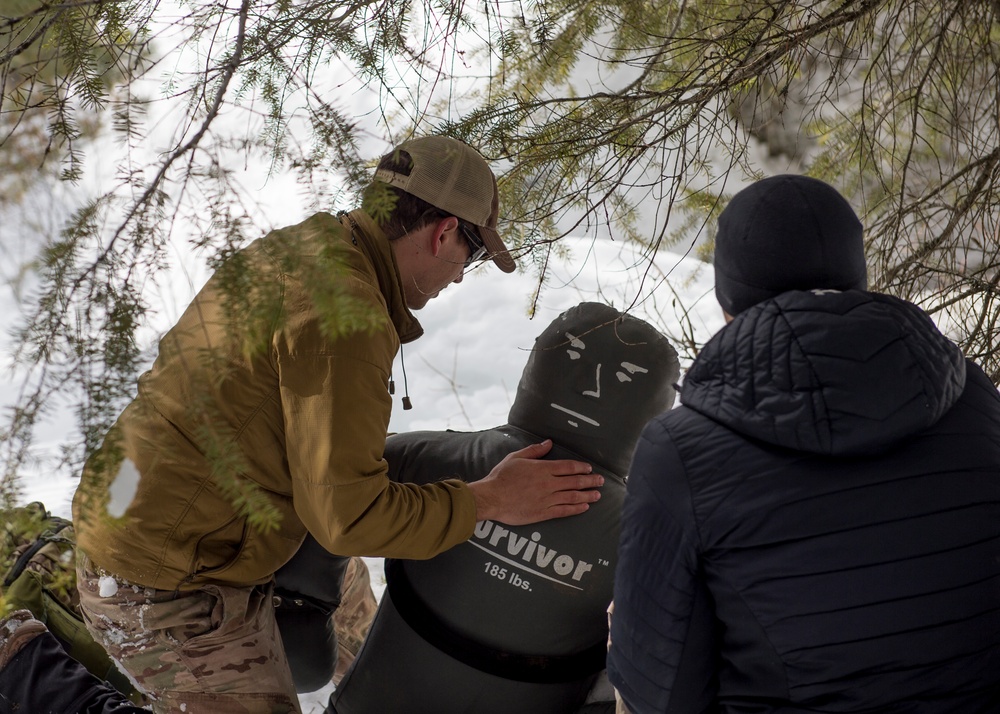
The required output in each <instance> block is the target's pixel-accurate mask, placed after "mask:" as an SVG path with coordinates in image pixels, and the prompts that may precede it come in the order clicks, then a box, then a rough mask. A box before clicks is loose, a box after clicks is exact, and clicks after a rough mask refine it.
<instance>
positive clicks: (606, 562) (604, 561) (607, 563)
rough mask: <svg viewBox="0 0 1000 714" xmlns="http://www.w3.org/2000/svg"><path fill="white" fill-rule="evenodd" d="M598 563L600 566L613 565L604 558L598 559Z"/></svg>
mask: <svg viewBox="0 0 1000 714" xmlns="http://www.w3.org/2000/svg"><path fill="white" fill-rule="evenodd" d="M597 563H598V564H599V565H611V563H610V562H609V561H607V560H605V559H604V558H598V559H597Z"/></svg>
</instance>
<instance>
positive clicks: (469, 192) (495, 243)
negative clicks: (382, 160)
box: [375, 136, 517, 273]
mask: <svg viewBox="0 0 1000 714" xmlns="http://www.w3.org/2000/svg"><path fill="white" fill-rule="evenodd" d="M394 151H405V152H407V153H408V154H409V155H410V157H411V158H412V159H413V168H412V169H411V170H410V174H409V175H408V176H407V175H405V174H401V173H398V172H396V171H392V170H390V169H378V170H376V171H375V179H376V180H377V181H382V182H384V183H387V184H389V185H390V186H395V187H396V188H399V189H401V190H403V191H406V192H407V193H409V194H411V195H413V196H416V197H417V198H419V199H422V200H424V201H426V202H427V203H429V204H431V205H432V206H435V207H436V208H440V209H441V210H442V211H445V212H446V213H450V214H451V215H453V216H455V217H457V218H461V219H462V220H463V221H466V222H468V223H471V224H472V225H474V226H475V227H476V230H477V232H478V233H479V237H480V238H481V239H482V241H483V245H484V246H486V251H487V254H488V255H489V257H490V259H492V260H493V262H494V263H496V265H497V267H498V268H500V270H502V271H503V272H505V273H512V272H514V269H515V268H516V267H517V266H516V265H515V264H514V259H513V258H512V257H511V255H510V253H509V252H507V246H505V245H504V242H503V240H502V239H501V238H500V234H499V233H497V216H498V215H499V213H500V195H499V193H498V192H497V180H496V177H495V176H494V175H493V172H492V171H491V170H490V167H489V164H487V163H486V160H485V159H484V158H483V157H482V156H480V154H479V152H478V151H476V150H475V149H473V148H472V147H471V146H469V145H468V144H465V143H463V142H461V141H459V140H458V139H452V138H451V137H450V136H425V137H421V138H418V139H411V140H409V141H404V142H403V143H402V144H400V145H399V146H397V147H396V148H395V149H394Z"/></svg>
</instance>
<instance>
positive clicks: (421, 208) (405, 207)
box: [365, 149, 451, 240]
mask: <svg viewBox="0 0 1000 714" xmlns="http://www.w3.org/2000/svg"><path fill="white" fill-rule="evenodd" d="M377 169H388V170H390V171H395V172H396V173H399V174H403V175H404V176H409V175H410V171H412V170H413V158H412V157H411V156H410V153H409V152H408V151H404V150H402V149H395V150H393V151H391V152H390V153H388V154H386V155H385V156H383V157H382V158H381V159H379V162H378V166H377ZM377 169H376V170H377ZM379 183H381V182H379ZM373 190H378V191H388V192H390V193H391V194H392V195H393V196H395V205H394V206H393V208H392V211H391V212H390V213H389V217H388V218H387V219H386V220H385V221H384V222H382V221H380V222H379V226H380V227H381V228H382V232H383V233H385V235H386V237H387V238H388V239H389V240H396V239H397V238H401V237H402V236H404V235H406V234H407V233H410V232H412V231H416V230H420V229H421V228H423V227H424V226H426V225H428V224H430V223H436V222H437V221H440V220H443V219H445V218H448V217H449V216H450V215H451V214H450V213H448V212H446V211H442V210H441V209H440V208H438V207H437V206H434V205H432V204H430V203H427V201H425V200H423V199H422V198H417V197H416V196H414V195H413V194H410V193H407V192H406V191H404V190H402V189H400V188H397V187H395V186H390V185H388V184H385V183H382V184H381V185H380V186H379V187H378V188H377V189H376V188H375V182H372V184H371V185H370V186H369V187H368V189H366V191H365V197H366V198H367V196H368V195H369V193H370V192H371V191H373Z"/></svg>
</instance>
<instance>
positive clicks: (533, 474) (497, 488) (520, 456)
mask: <svg viewBox="0 0 1000 714" xmlns="http://www.w3.org/2000/svg"><path fill="white" fill-rule="evenodd" d="M551 449H552V440H551V439H546V440H545V441H543V442H542V443H541V444H532V445H531V446H526V447H525V448H523V449H521V450H520V451H514V452H512V453H510V454H507V456H506V457H504V460H503V461H501V462H500V463H499V464H497V465H496V466H494V467H493V470H492V471H490V473H489V475H487V476H486V478H484V479H482V480H481V481H475V482H473V483H470V484H469V488H470V489H472V495H473V496H474V497H475V499H476V520H479V521H485V520H495V521H500V522H501V523H507V524H509V525H512V526H520V525H524V524H526V523H537V522H539V521H547V520H549V519H550V518H563V517H565V516H575V515H576V514H578V513H583V512H584V511H586V510H587V509H588V508H590V504H591V503H593V502H594V501H596V500H597V499H599V498H600V497H601V494H600V493H599V492H597V491H593V490H585V489H594V488H597V487H598V486H603V485H604V477H603V476H600V475H598V474H592V473H591V470H592V469H591V466H590V464H587V463H584V462H582V461H571V460H568V459H563V460H559V461H542V460H541V457H543V456H545V454H547V453H549V451H550V450H551Z"/></svg>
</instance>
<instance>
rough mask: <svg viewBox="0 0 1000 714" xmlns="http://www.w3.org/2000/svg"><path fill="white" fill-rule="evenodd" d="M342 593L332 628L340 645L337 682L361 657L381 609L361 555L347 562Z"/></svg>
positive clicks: (334, 677) (335, 677)
mask: <svg viewBox="0 0 1000 714" xmlns="http://www.w3.org/2000/svg"><path fill="white" fill-rule="evenodd" d="M340 592H341V596H340V606H339V607H338V608H337V609H336V610H334V612H333V631H334V633H335V634H336V635H337V644H338V649H337V669H336V671H335V672H334V675H333V681H334V682H336V683H338V684H339V683H340V680H341V679H343V678H344V675H345V674H347V670H348V668H349V667H350V666H351V663H352V662H354V658H355V657H357V656H358V650H360V649H361V643H362V642H364V641H365V637H366V636H367V635H368V629H369V628H370V627H371V625H372V620H373V619H374V618H375V611H376V610H377V609H378V602H376V600H375V594H374V593H373V592H372V583H371V574H370V573H369V572H368V566H367V565H365V562H364V561H363V560H362V559H361V558H351V560H350V562H349V563H348V564H347V569H346V571H345V572H344V584H343V586H342V588H341V591H340Z"/></svg>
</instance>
